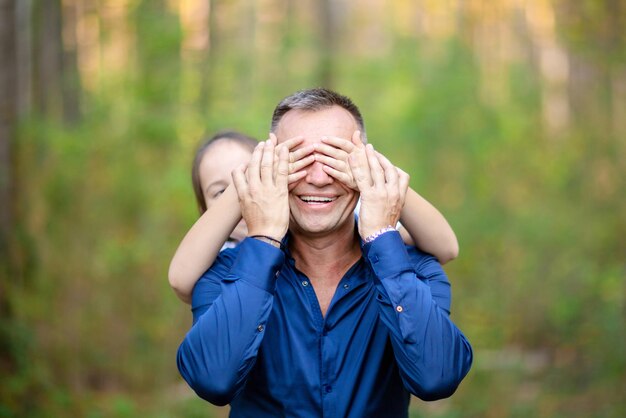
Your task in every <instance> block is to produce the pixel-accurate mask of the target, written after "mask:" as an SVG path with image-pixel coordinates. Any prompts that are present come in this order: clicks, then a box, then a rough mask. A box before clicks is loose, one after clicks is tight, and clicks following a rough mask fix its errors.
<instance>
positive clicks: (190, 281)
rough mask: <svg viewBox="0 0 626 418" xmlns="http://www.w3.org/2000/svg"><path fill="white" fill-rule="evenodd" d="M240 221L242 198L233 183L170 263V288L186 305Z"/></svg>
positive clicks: (185, 238)
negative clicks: (240, 201) (240, 202)
mask: <svg viewBox="0 0 626 418" xmlns="http://www.w3.org/2000/svg"><path fill="white" fill-rule="evenodd" d="M240 220H241V209H240V207H239V198H238V197H237V191H236V190H235V187H234V186H233V185H232V184H230V185H229V186H228V187H227V188H226V190H224V193H222V195H221V196H220V197H218V198H217V199H216V200H215V202H214V203H213V204H212V205H211V206H210V207H209V208H208V209H207V211H206V212H204V214H203V215H202V216H200V218H199V219H198V220H197V221H196V223H195V224H194V225H193V226H192V227H191V229H190V230H189V232H187V235H185V237H184V238H183V240H182V242H181V243H180V245H179V246H178V249H177V250H176V253H175V254H174V258H172V261H171V262H170V268H169V273H168V278H169V282H170V286H172V289H173V290H174V293H176V296H178V297H179V298H180V299H181V300H182V301H183V302H185V303H191V292H192V290H193V287H194V286H195V285H196V281H198V278H200V276H202V274H203V273H204V272H205V271H206V270H207V269H208V268H209V267H211V265H212V264H213V262H214V261H215V258H216V257H217V254H218V253H219V252H220V249H221V248H222V245H224V243H225V242H226V240H227V239H228V237H229V236H230V234H231V232H233V229H235V226H237V223H238V222H239V221H240Z"/></svg>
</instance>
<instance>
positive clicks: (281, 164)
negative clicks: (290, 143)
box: [276, 148, 289, 189]
mask: <svg viewBox="0 0 626 418" xmlns="http://www.w3.org/2000/svg"><path fill="white" fill-rule="evenodd" d="M287 176H289V150H288V149H287V148H281V149H280V153H279V154H278V170H277V172H276V186H277V187H278V188H279V189H283V188H284V189H286V188H287V182H288V179H287Z"/></svg>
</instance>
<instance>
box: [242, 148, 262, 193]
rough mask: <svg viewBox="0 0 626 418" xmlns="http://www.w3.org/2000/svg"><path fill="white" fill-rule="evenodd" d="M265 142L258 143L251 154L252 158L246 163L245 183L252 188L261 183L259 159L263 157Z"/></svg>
mask: <svg viewBox="0 0 626 418" xmlns="http://www.w3.org/2000/svg"><path fill="white" fill-rule="evenodd" d="M264 145H265V142H259V144H258V145H257V146H256V147H255V148H254V151H253V152H252V157H251V158H250V162H249V163H248V169H247V170H246V177H247V183H248V184H249V185H252V186H256V185H257V184H259V183H260V182H261V177H260V176H261V173H260V169H261V157H262V156H263V147H264Z"/></svg>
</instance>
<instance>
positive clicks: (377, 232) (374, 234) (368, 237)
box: [361, 225, 397, 244]
mask: <svg viewBox="0 0 626 418" xmlns="http://www.w3.org/2000/svg"><path fill="white" fill-rule="evenodd" d="M391 231H397V229H396V228H395V227H393V226H391V225H387V226H384V227H382V228H378V229H373V230H371V231H369V232H367V233H366V234H363V235H361V236H362V238H363V242H365V243H366V244H368V243H370V242H372V241H374V240H375V239H376V238H378V237H379V236H381V235H383V234H385V233H387V232H391Z"/></svg>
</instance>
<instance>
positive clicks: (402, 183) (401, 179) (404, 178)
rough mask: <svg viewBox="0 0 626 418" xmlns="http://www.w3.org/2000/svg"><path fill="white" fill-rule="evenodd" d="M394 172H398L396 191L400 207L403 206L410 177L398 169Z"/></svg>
mask: <svg viewBox="0 0 626 418" xmlns="http://www.w3.org/2000/svg"><path fill="white" fill-rule="evenodd" d="M396 171H397V172H398V190H399V191H400V202H402V206H404V202H405V200H406V193H407V191H408V190H409V181H410V180H411V176H409V174H408V173H406V172H404V171H402V170H401V169H399V168H398V167H396Z"/></svg>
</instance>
